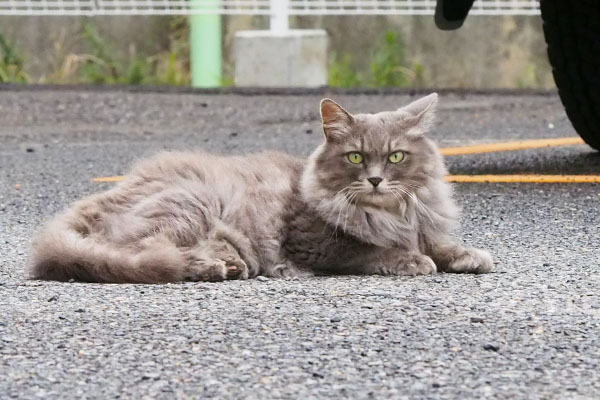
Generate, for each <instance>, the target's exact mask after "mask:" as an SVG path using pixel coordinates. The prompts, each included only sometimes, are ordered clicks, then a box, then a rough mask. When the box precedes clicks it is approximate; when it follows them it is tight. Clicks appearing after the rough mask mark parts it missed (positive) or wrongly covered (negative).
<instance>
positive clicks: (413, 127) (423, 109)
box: [398, 93, 438, 135]
mask: <svg viewBox="0 0 600 400" xmlns="http://www.w3.org/2000/svg"><path fill="white" fill-rule="evenodd" d="M437 103H438V95H437V93H432V94H430V95H429V96H425V97H422V98H420V99H419V100H415V101H413V102H412V103H410V104H409V105H407V106H405V107H402V108H399V109H398V112H399V113H401V114H402V120H403V122H404V123H406V124H407V125H408V128H409V132H408V133H409V134H417V135H419V134H424V133H427V132H428V131H429V129H430V128H431V126H432V125H433V122H434V120H435V111H436V109H437Z"/></svg>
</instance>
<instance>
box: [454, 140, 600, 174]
mask: <svg viewBox="0 0 600 400" xmlns="http://www.w3.org/2000/svg"><path fill="white" fill-rule="evenodd" d="M446 165H447V166H448V169H449V171H450V173H451V174H457V175H478V174H494V175H495V174H552V175H600V152H597V151H594V150H593V149H591V148H582V147H579V146H578V147H564V148H559V147H554V148H547V149H537V150H525V151H511V152H497V153H486V154H470V155H461V156H449V157H446Z"/></svg>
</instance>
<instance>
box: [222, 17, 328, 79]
mask: <svg viewBox="0 0 600 400" xmlns="http://www.w3.org/2000/svg"><path fill="white" fill-rule="evenodd" d="M328 42H329V38H328V36H327V32H325V31H324V30H321V29H315V30H308V29H307V30H288V31H285V32H272V31H240V32H237V33H236V35H235V42H234V47H235V49H234V54H235V84H236V86H242V87H252V86H258V87H319V86H324V85H326V84H327V46H328Z"/></svg>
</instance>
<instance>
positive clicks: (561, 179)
mask: <svg viewBox="0 0 600 400" xmlns="http://www.w3.org/2000/svg"><path fill="white" fill-rule="evenodd" d="M124 179H125V177H124V176H107V177H104V178H94V179H92V182H121V181H122V180H124ZM446 180H447V181H448V182H473V183H600V175H535V174H534V175H448V176H447V177H446Z"/></svg>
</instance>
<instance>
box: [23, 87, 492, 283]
mask: <svg viewBox="0 0 600 400" xmlns="http://www.w3.org/2000/svg"><path fill="white" fill-rule="evenodd" d="M436 104H437V95H436V94H432V95H429V96H427V97H424V98H422V99H420V100H417V101H415V102H413V103H411V104H409V105H408V106H406V107H403V108H400V109H398V110H396V111H391V112H381V113H378V114H357V115H351V114H349V113H348V112H347V111H346V110H344V109H343V108H342V107H341V106H339V105H338V104H336V103H335V102H333V101H332V100H329V99H324V100H323V101H322V102H321V116H322V119H323V129H324V132H325V141H324V143H322V144H321V145H320V146H319V147H318V148H317V149H316V150H315V152H314V153H313V154H312V155H311V156H310V157H309V159H308V160H302V159H298V158H295V157H292V156H289V155H286V154H281V153H262V154H256V155H249V156H244V157H217V156H211V155H207V154H202V153H164V154H160V155H158V156H156V157H154V158H151V159H149V160H146V161H143V162H141V163H140V164H139V165H137V166H136V167H135V168H134V169H133V171H131V173H129V174H128V176H127V178H126V180H125V181H124V182H122V183H120V184H119V185H118V186H116V187H115V188H114V189H112V190H109V191H107V192H104V193H99V194H96V195H92V196H90V197H87V198H85V199H83V200H80V201H79V202H77V203H75V204H74V205H73V206H72V207H71V208H69V209H68V210H67V211H66V212H64V213H63V214H61V215H59V216H58V217H56V218H55V219H54V220H53V221H51V222H50V223H49V224H48V225H47V227H46V228H45V229H44V230H43V231H42V232H41V233H40V234H39V235H38V236H37V238H36V240H35V242H34V251H33V257H32V263H31V266H30V276H31V277H32V278H37V279H53V280H60V281H64V280H68V279H75V280H81V281H92V282H146V283H153V282H173V281H187V280H190V281H220V280H224V279H246V278H249V277H255V276H257V275H265V276H274V277H279V276H298V275H310V274H313V273H335V274H380V275H419V274H432V273H435V272H436V271H445V272H470V273H484V272H489V271H490V270H491V269H492V259H491V257H490V255H489V254H488V253H487V252H485V251H482V250H477V249H474V248H465V247H464V246H463V245H462V244H460V243H459V242H457V241H456V240H455V239H453V238H452V237H451V234H450V231H451V230H452V229H453V227H454V226H455V224H456V221H457V217H458V211H457V208H456V206H455V205H454V203H453V200H452V193H451V188H450V186H449V185H448V184H447V183H446V182H445V180H444V176H445V175H446V169H445V167H444V163H443V160H442V156H441V154H440V152H439V150H438V148H437V146H436V145H435V144H434V143H433V142H432V141H431V140H430V139H429V138H428V137H427V136H426V134H427V132H428V130H429V128H430V125H431V123H432V121H433V116H434V111H435V107H436Z"/></svg>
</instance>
